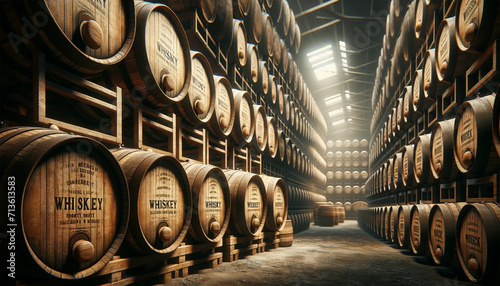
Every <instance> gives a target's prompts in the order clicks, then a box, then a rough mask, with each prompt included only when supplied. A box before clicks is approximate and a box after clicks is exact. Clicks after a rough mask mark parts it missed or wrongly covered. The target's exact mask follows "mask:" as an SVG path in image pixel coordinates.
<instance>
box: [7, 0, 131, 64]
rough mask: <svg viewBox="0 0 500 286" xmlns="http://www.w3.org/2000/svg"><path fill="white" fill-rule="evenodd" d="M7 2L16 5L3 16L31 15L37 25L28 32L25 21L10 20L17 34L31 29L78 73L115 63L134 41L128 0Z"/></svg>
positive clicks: (42, 44)
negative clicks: (108, 0)
mask: <svg viewBox="0 0 500 286" xmlns="http://www.w3.org/2000/svg"><path fill="white" fill-rule="evenodd" d="M4 5H6V4H4ZM9 5H14V8H15V9H8V10H5V11H9V14H10V15H6V16H5V17H9V16H13V17H15V18H16V19H22V18H24V19H34V20H33V22H34V24H36V25H37V26H36V27H35V26H34V25H33V24H31V25H33V29H35V31H32V32H30V31H28V30H27V29H26V26H25V22H24V21H9V24H10V25H12V29H13V31H14V33H15V34H16V35H26V34H29V33H33V34H34V36H35V38H34V39H35V41H36V43H37V44H39V46H40V47H41V49H42V50H46V51H49V53H48V54H49V57H53V58H54V59H56V60H60V61H62V62H63V63H64V64H66V66H68V67H70V68H72V69H73V70H75V71H77V72H78V73H84V74H96V73H99V72H101V71H103V70H105V69H107V68H109V67H111V66H114V65H116V64H118V63H119V62H121V61H122V60H123V59H125V57H126V56H127V54H128V53H129V51H130V50H131V48H132V45H133V43H134V36H135V33H136V15H135V10H134V1H131V0H127V1H111V2H110V3H106V2H103V1H69V2H62V3H61V2H59V1H51V0H45V1H11V2H10V3H9ZM4 9H7V8H5V7H4ZM13 13H17V15H14V14H13ZM28 21H29V20H28ZM28 29H30V28H28ZM34 32H36V33H34ZM15 49H17V48H15ZM14 52H18V51H14Z"/></svg>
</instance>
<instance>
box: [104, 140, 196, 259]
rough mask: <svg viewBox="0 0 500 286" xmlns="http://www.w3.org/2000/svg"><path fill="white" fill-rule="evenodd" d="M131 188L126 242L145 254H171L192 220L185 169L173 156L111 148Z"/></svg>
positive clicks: (189, 193)
mask: <svg viewBox="0 0 500 286" xmlns="http://www.w3.org/2000/svg"><path fill="white" fill-rule="evenodd" d="M111 152H112V153H113V155H114V156H115V158H116V160H117V161H118V162H119V163H120V166H121V167H122V169H123V171H124V173H125V176H126V178H127V181H128V184H129V189H130V222H129V230H128V232H127V241H128V242H129V243H130V245H131V246H132V247H133V248H134V249H135V250H137V251H139V252H142V253H149V254H155V253H169V252H172V251H174V250H175V249H176V248H177V247H178V246H179V245H180V244H181V242H182V241H183V240H184V238H185V237H186V234H187V233H188V230H189V224H190V221H191V214H192V204H191V199H192V196H191V189H190V188H189V181H188V178H187V176H186V172H185V171H184V169H183V168H182V166H181V164H180V163H179V161H177V159H175V158H174V157H171V156H167V155H163V154H159V153H155V152H151V151H143V150H140V149H129V148H118V149H113V150H111Z"/></svg>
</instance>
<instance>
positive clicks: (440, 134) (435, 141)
mask: <svg viewBox="0 0 500 286" xmlns="http://www.w3.org/2000/svg"><path fill="white" fill-rule="evenodd" d="M454 125H455V119H454V118H453V119H449V120H445V121H440V122H437V123H436V124H434V127H433V128H432V133H431V172H432V175H433V176H434V178H436V179H440V180H441V181H453V180H455V179H456V178H458V177H459V175H460V174H461V173H460V172H459V171H458V168H457V163H456V161H455V156H454V153H453V138H454V137H453V130H454Z"/></svg>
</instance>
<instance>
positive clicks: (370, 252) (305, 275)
mask: <svg viewBox="0 0 500 286" xmlns="http://www.w3.org/2000/svg"><path fill="white" fill-rule="evenodd" d="M168 285H475V284H472V283H469V282H467V280H466V278H464V277H461V275H459V276H457V275H456V274H454V273H453V271H452V270H451V269H449V268H446V267H442V266H436V265H433V264H432V263H431V262H430V260H429V259H427V258H425V257H417V256H412V255H410V252H409V251H407V250H401V249H397V248H396V247H395V246H394V245H391V244H388V243H386V242H385V241H382V240H380V239H378V238H376V237H373V236H372V235H370V234H369V233H367V232H365V231H364V230H362V229H360V228H359V227H358V224H357V222H356V221H352V220H351V221H346V222H345V223H343V224H341V225H339V226H336V227H333V228H332V227H318V226H314V225H311V227H310V229H309V230H307V231H304V232H301V233H299V234H296V235H295V236H294V241H293V246H292V247H282V248H278V249H274V250H271V251H267V252H265V253H259V254H256V255H254V256H246V257H245V258H243V259H240V260H238V261H235V262H231V263H229V262H224V263H223V264H222V265H220V266H219V267H217V268H215V269H204V270H199V271H198V272H196V273H190V275H188V276H187V277H185V278H176V279H173V280H172V281H171V283H169V284H168Z"/></svg>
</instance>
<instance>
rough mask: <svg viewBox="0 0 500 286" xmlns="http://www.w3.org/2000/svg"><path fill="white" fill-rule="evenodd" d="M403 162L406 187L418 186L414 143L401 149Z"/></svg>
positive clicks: (403, 177)
mask: <svg viewBox="0 0 500 286" xmlns="http://www.w3.org/2000/svg"><path fill="white" fill-rule="evenodd" d="M401 156H402V157H401V162H402V164H403V175H402V181H403V186H404V187H406V188H413V187H416V186H417V182H416V181H415V176H414V167H413V165H414V145H413V144H412V145H405V146H404V147H403V149H402V150H401Z"/></svg>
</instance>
